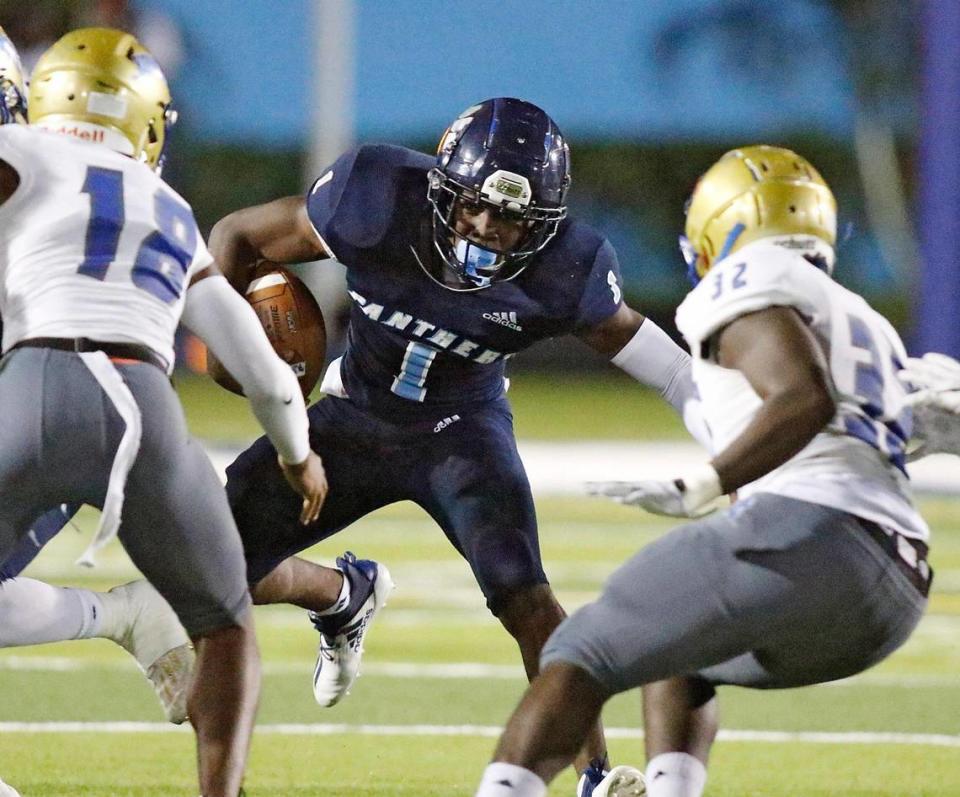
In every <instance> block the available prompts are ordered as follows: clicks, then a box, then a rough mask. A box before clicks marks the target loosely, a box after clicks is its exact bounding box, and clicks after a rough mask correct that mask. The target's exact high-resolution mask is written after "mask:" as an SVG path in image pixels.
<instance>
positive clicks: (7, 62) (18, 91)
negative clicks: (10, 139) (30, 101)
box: [0, 28, 27, 125]
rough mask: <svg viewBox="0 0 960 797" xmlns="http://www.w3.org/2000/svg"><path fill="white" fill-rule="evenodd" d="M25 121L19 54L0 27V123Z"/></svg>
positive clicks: (25, 106)
mask: <svg viewBox="0 0 960 797" xmlns="http://www.w3.org/2000/svg"><path fill="white" fill-rule="evenodd" d="M26 121H27V90H26V87H25V86H24V83H23V67H22V66H21V65H20V55H19V54H18V53H17V48H16V47H14V46H13V42H12V41H10V37H9V36H7V34H6V33H4V31H3V28H0V125H5V124H9V123H10V122H26Z"/></svg>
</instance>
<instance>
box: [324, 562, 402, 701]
mask: <svg viewBox="0 0 960 797" xmlns="http://www.w3.org/2000/svg"><path fill="white" fill-rule="evenodd" d="M337 569H338V570H339V571H340V572H341V573H342V574H343V589H342V590H341V593H340V595H339V596H338V599H337V601H336V602H335V603H334V604H333V606H331V607H330V608H329V609H327V610H325V611H322V612H310V621H311V622H312V623H313V625H314V628H316V629H317V631H319V632H320V643H319V646H318V648H317V661H316V665H315V667H314V670H313V696H314V699H315V700H316V701H317V703H318V704H319V705H321V706H324V707H328V706H333V705H335V704H336V703H338V702H339V701H340V699H341V698H343V697H344V696H345V695H348V694H349V693H350V687H351V686H353V682H354V681H355V680H356V679H357V677H358V676H359V675H360V660H361V657H362V656H363V641H364V639H365V638H366V635H367V632H368V631H369V630H370V626H371V625H372V623H373V620H374V618H375V617H376V616H377V614H378V613H379V612H380V610H381V609H383V607H384V606H386V605H387V598H388V596H389V595H390V593H391V592H392V591H393V579H392V578H391V576H390V571H389V570H387V568H386V567H385V566H384V565H382V564H379V563H377V562H374V561H372V560H370V559H357V558H356V556H354V555H353V554H352V553H351V552H350V551H347V552H346V553H345V554H344V555H343V556H341V557H339V558H338V559H337Z"/></svg>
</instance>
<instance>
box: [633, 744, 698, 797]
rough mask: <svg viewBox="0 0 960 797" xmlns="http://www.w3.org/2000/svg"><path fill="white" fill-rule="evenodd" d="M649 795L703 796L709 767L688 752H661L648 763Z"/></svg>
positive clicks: (664, 796)
mask: <svg viewBox="0 0 960 797" xmlns="http://www.w3.org/2000/svg"><path fill="white" fill-rule="evenodd" d="M646 780H647V797H701V795H702V794H703V787H704V786H705V785H706V783H707V769H706V767H704V765H703V764H702V763H701V762H700V760H699V759H697V758H694V757H693V756H692V755H689V754H688V753H661V754H660V755H658V756H654V757H653V758H652V759H651V760H650V763H649V764H647V771H646Z"/></svg>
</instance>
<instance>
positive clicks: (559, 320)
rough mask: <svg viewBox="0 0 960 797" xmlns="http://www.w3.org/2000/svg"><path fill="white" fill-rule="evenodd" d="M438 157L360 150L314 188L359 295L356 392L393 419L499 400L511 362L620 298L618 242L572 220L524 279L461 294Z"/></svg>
mask: <svg viewBox="0 0 960 797" xmlns="http://www.w3.org/2000/svg"><path fill="white" fill-rule="evenodd" d="M434 165H435V159H434V158H432V157H429V156H427V155H423V154H421V153H418V152H414V151H412V150H408V149H403V148H401V147H395V146H386V145H375V146H363V147H360V148H358V149H355V150H352V151H350V152H348V153H346V154H345V155H343V156H342V157H341V158H340V159H338V160H337V161H336V162H335V163H334V164H333V166H332V167H331V168H330V169H329V170H328V171H327V172H326V173H325V174H324V175H322V176H321V177H320V178H319V179H318V180H317V181H316V182H315V183H314V185H313V187H312V188H311V190H310V192H309V194H308V195H307V211H308V213H309V216H310V220H311V222H312V223H313V226H314V228H315V230H316V231H317V233H318V235H319V236H320V239H321V240H322V241H323V244H324V247H325V248H326V250H327V252H328V253H329V254H331V255H332V256H333V257H335V258H336V259H337V260H338V261H339V262H341V263H342V264H344V265H345V266H346V269H347V287H348V289H349V292H350V297H351V299H352V303H351V304H352V306H351V311H350V312H351V315H350V325H349V329H348V333H347V350H346V353H345V355H344V358H343V361H342V364H341V366H340V368H341V372H340V375H341V377H342V380H343V384H344V387H345V389H346V392H347V394H348V395H349V397H350V399H351V400H352V401H353V402H354V403H355V404H357V405H359V406H362V407H366V408H369V409H370V410H371V411H373V412H375V413H377V414H378V415H381V416H386V417H393V418H395V417H398V416H399V417H411V416H412V417H418V416H420V415H423V414H424V413H425V412H426V411H429V414H430V415H431V416H437V415H438V412H439V413H442V414H439V417H443V416H444V414H445V415H449V414H450V412H451V411H456V410H458V409H461V408H464V407H465V406H466V405H471V404H475V403H482V402H487V401H492V400H495V399H497V398H500V397H501V396H502V395H503V390H504V380H503V375H504V361H505V359H506V358H508V357H510V356H511V355H513V354H515V353H516V352H519V351H522V350H523V349H526V348H528V347H529V346H531V345H532V344H533V343H535V342H536V341H538V340H542V339H544V338H549V337H554V336H557V335H562V334H565V333H568V332H574V331H576V330H577V329H580V328H585V327H590V326H593V325H595V324H597V323H599V322H600V321H602V320H604V319H605V318H607V317H608V316H610V315H612V314H613V313H614V312H615V311H616V310H617V308H618V307H619V305H620V303H621V298H622V297H621V288H620V284H621V277H620V267H619V264H618V263H617V258H616V254H615V252H614V250H613V247H612V246H611V245H610V243H609V242H608V241H607V240H606V239H605V238H604V237H603V236H601V235H600V234H599V233H597V232H595V231H594V230H593V229H591V228H590V227H589V226H587V225H585V224H582V223H579V222H576V221H572V220H569V219H568V220H565V221H563V222H562V223H561V225H560V229H559V232H558V233H557V235H556V237H555V238H554V239H553V240H552V241H551V242H550V243H549V244H548V245H547V247H546V248H545V249H544V250H543V251H542V252H540V253H538V254H536V255H534V256H533V259H532V261H531V262H530V264H529V265H528V266H527V268H526V269H525V270H523V271H522V272H521V273H520V274H519V275H518V276H517V277H515V278H514V279H512V280H509V281H503V282H495V283H494V284H493V285H491V286H490V287H487V288H483V289H482V290H476V291H468V292H454V291H450V290H448V289H446V288H445V287H443V285H441V284H440V283H439V282H438V281H437V279H436V278H434V277H432V276H430V274H431V273H433V269H435V268H436V263H435V259H434V258H435V257H436V253H435V250H434V246H433V241H432V239H431V236H430V228H429V223H430V208H429V205H428V201H427V172H428V171H429V170H430V169H431V168H432V167H433V166H434Z"/></svg>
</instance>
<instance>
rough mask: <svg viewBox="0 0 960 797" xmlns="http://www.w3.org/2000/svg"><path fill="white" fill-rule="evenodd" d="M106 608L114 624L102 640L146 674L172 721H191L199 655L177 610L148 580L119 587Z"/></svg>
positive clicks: (109, 596)
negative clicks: (189, 705)
mask: <svg viewBox="0 0 960 797" xmlns="http://www.w3.org/2000/svg"><path fill="white" fill-rule="evenodd" d="M103 605H104V606H105V608H106V609H107V611H108V612H109V614H108V617H110V618H111V619H112V622H110V623H109V624H107V623H105V627H104V631H103V634H102V635H103V636H105V637H106V638H107V639H111V640H113V641H114V642H116V643H117V644H118V645H120V647H122V648H123V649H124V650H125V651H127V652H128V653H129V654H130V655H131V656H133V658H134V659H136V662H137V664H138V665H139V666H140V669H141V670H142V671H143V674H144V675H145V676H146V677H147V680H148V681H150V683H151V684H152V685H153V690H154V692H155V693H156V695H157V699H158V700H159V701H160V705H161V706H162V707H163V713H164V715H165V716H166V718H167V720H168V721H169V722H172V723H174V724H175V725H179V724H180V723H182V722H183V721H184V720H186V719H187V694H188V692H189V687H190V680H191V675H192V671H193V663H194V658H195V657H194V651H193V647H192V646H191V644H190V640H189V638H188V637H187V632H186V631H184V629H183V626H182V625H180V621H179V620H178V619H177V616H176V615H175V614H174V613H173V609H171V608H170V604H168V603H167V602H166V601H165V600H164V599H163V597H162V596H161V595H160V593H159V592H157V591H156V589H154V588H153V587H152V586H151V585H150V584H149V583H148V582H147V581H144V580H142V579H141V580H139V581H131V582H130V583H128V584H122V585H121V586H118V587H114V588H113V589H111V590H110V591H109V592H108V593H107V594H106V595H105V596H104V600H103Z"/></svg>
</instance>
